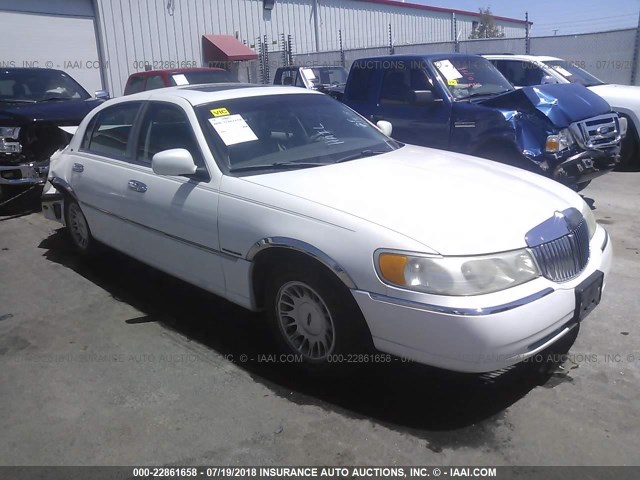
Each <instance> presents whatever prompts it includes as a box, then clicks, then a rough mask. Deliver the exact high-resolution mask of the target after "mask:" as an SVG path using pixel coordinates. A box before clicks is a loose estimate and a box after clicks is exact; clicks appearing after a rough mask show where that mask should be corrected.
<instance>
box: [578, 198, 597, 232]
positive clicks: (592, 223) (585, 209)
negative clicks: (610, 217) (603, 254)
mask: <svg viewBox="0 0 640 480" xmlns="http://www.w3.org/2000/svg"><path fill="white" fill-rule="evenodd" d="M580 213H582V216H583V217H584V219H585V221H586V222H587V230H588V231H589V240H591V239H592V238H593V236H594V235H595V233H596V228H597V227H598V223H597V222H596V217H595V216H594V215H593V211H592V210H591V207H590V206H589V205H588V204H587V202H585V201H583V202H582V210H581V211H580Z"/></svg>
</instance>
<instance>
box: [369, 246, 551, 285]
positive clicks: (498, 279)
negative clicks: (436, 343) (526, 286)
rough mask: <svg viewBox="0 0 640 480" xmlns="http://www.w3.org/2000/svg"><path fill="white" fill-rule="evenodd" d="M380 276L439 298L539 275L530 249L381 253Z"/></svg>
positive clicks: (379, 260) (525, 279) (515, 283)
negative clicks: (461, 253)
mask: <svg viewBox="0 0 640 480" xmlns="http://www.w3.org/2000/svg"><path fill="white" fill-rule="evenodd" d="M377 266H378V273H379V274H380V277H381V278H382V280H383V281H385V282H386V283H389V284H391V285H394V286H397V287H401V288H407V289H409V290H415V291H418V292H425V293H433V294H436V295H453V296H462V295H482V294H485V293H492V292H497V291H500V290H504V289H507V288H510V287H515V286H516V285H520V284H522V283H525V282H528V281H530V280H533V279H534V278H536V277H538V276H539V275H540V273H539V272H538V268H537V267H536V264H535V262H534V261H533V258H531V255H530V254H529V252H528V251H527V250H514V251H511V252H503V253H496V254H493V255H482V256H477V257H427V256H419V255H417V254H404V253H391V252H381V253H380V254H379V255H378V257H377Z"/></svg>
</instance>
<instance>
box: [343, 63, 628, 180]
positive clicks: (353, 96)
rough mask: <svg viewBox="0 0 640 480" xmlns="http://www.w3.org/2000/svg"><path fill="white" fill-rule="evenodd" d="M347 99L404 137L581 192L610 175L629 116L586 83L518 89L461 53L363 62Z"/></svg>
mask: <svg viewBox="0 0 640 480" xmlns="http://www.w3.org/2000/svg"><path fill="white" fill-rule="evenodd" d="M343 101H344V102H345V103H346V104H347V105H349V106H350V107H351V108H353V109H355V110H356V111H357V112H359V113H360V114H362V115H364V116H365V117H367V118H368V119H370V120H372V121H373V122H377V121H378V120H382V119H383V120H388V121H389V122H391V123H392V124H393V132H394V135H393V137H394V138H395V139H397V140H400V141H402V142H406V143H414V144H419V145H423V146H429V147H435V148H441V149H445V150H452V151H456V152H460V153H467V154H471V155H476V156H480V157H484V158H488V159H491V160H496V161H499V162H503V163H507V164H509V165H513V166H517V167H520V168H524V169H526V170H531V171H534V172H536V173H539V174H541V175H544V176H547V177H549V178H553V179H555V180H557V181H559V182H561V183H563V184H565V185H568V186H571V187H573V188H575V189H577V190H580V189H582V188H584V187H585V186H586V185H588V183H589V182H590V181H591V180H592V179H593V178H596V177H598V176H600V175H603V174H605V173H607V172H609V171H611V170H612V169H613V168H614V167H615V166H616V163H617V161H618V159H619V152H620V141H621V137H622V135H623V134H624V130H625V125H626V123H625V122H620V120H619V118H618V115H617V114H616V113H614V112H612V111H611V108H610V107H609V105H608V104H607V102H606V101H604V100H603V99H602V98H600V97H599V96H598V95H596V94H595V93H593V92H591V91H589V90H588V89H586V88H585V87H583V86H582V85H575V84H573V85H546V86H543V87H536V88H532V87H528V88H523V89H520V90H516V89H514V88H513V86H512V85H511V84H510V83H509V82H508V81H507V79H505V78H504V76H503V75H502V74H501V73H500V72H499V71H498V70H497V69H496V68H495V67H494V66H493V65H492V64H491V63H490V62H489V61H488V60H486V59H484V58H482V57H480V56H477V55H466V54H456V53H444V54H432V55H394V56H386V57H376V58H365V59H360V60H356V61H355V62H354V63H353V65H352V67H351V71H350V73H349V78H348V80H347V85H346V88H345V93H344V97H343Z"/></svg>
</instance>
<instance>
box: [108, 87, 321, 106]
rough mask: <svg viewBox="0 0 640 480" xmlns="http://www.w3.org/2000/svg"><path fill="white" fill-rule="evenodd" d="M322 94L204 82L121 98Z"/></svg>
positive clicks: (194, 101) (201, 100)
mask: <svg viewBox="0 0 640 480" xmlns="http://www.w3.org/2000/svg"><path fill="white" fill-rule="evenodd" d="M286 94H297V95H324V94H323V93H320V92H316V91H313V90H307V89H305V88H299V87H286V86H280V85H258V84H253V83H205V84H201V85H185V86H180V87H166V88H158V89H155V90H147V91H144V92H139V93H134V94H131V95H127V96H124V97H120V98H121V99H123V100H125V99H126V101H135V100H138V101H139V100H170V99H174V100H175V99H184V100H186V101H188V102H189V103H190V104H191V105H194V106H197V105H202V104H205V103H210V102H217V101H222V100H231V99H234V98H246V97H261V96H267V95H286Z"/></svg>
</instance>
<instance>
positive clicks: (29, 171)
mask: <svg viewBox="0 0 640 480" xmlns="http://www.w3.org/2000/svg"><path fill="white" fill-rule="evenodd" d="M48 173H49V160H46V161H44V162H33V163H23V164H18V165H0V185H42V184H44V183H45V182H46V181H47V174H48Z"/></svg>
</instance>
